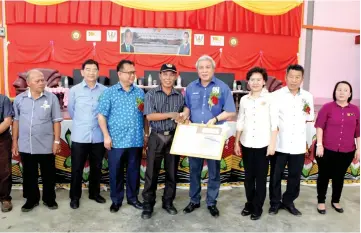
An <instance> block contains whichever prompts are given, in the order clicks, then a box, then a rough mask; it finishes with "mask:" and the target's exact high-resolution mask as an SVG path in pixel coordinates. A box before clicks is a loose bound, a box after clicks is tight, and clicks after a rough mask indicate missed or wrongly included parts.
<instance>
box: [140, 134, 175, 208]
mask: <svg viewBox="0 0 361 233" xmlns="http://www.w3.org/2000/svg"><path fill="white" fill-rule="evenodd" d="M172 141H173V135H167V136H165V135H162V134H158V133H155V132H152V133H151V134H150V136H149V141H148V152H147V169H146V172H145V185H144V190H143V193H142V195H143V199H144V202H145V204H149V205H154V204H155V199H156V190H157V183H158V175H159V171H160V168H161V163H162V159H163V158H164V170H165V188H164V194H163V198H162V200H163V203H164V204H165V205H167V204H171V203H172V202H173V200H174V198H175V195H176V188H177V180H176V179H177V171H178V163H179V156H178V155H171V154H169V152H170V149H171V146H172Z"/></svg>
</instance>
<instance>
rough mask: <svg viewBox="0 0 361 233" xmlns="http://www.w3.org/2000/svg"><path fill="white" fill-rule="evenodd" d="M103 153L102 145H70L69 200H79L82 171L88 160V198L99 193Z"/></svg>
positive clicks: (74, 143)
mask: <svg viewBox="0 0 361 233" xmlns="http://www.w3.org/2000/svg"><path fill="white" fill-rule="evenodd" d="M104 153H105V148H104V143H103V142H101V143H78V142H72V144H71V184H70V193H69V195H70V199H72V200H79V199H80V198H81V193H82V181H83V170H84V166H85V162H86V161H87V159H88V158H89V165H90V172H89V197H96V196H98V195H99V193H100V178H101V176H102V172H101V169H102V161H103V157H104Z"/></svg>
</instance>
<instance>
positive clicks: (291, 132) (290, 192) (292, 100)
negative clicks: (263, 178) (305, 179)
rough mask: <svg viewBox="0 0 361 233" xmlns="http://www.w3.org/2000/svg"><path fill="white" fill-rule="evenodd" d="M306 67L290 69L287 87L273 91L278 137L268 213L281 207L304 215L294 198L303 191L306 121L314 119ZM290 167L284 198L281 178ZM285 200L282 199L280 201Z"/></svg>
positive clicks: (273, 160)
mask: <svg viewBox="0 0 361 233" xmlns="http://www.w3.org/2000/svg"><path fill="white" fill-rule="evenodd" d="M303 74H304V69H303V67H302V66H300V65H290V66H289V67H288V68H287V74H286V83H287V86H286V87H283V88H281V89H280V90H278V91H276V92H274V93H272V94H273V101H274V103H275V106H276V107H277V112H278V130H279V132H278V139H277V147H276V153H275V155H274V156H273V157H272V158H271V159H270V161H271V174H270V176H271V179H270V189H269V191H270V202H271V207H270V209H269V214H272V215H275V214H277V213H278V210H279V209H280V208H283V209H286V210H288V211H289V212H290V213H291V214H293V215H296V216H301V215H302V214H301V212H300V211H299V210H297V209H296V207H295V205H294V201H295V200H296V198H297V197H298V195H299V193H300V179H301V173H302V168H303V164H304V159H305V153H306V122H307V121H312V120H313V119H314V106H313V96H312V94H311V93H309V92H307V91H305V90H303V89H302V88H301V84H302V82H303ZM286 164H287V166H288V177H287V189H286V192H285V193H283V196H282V197H281V180H282V175H283V172H284V169H285V166H286ZM281 199H282V202H281Z"/></svg>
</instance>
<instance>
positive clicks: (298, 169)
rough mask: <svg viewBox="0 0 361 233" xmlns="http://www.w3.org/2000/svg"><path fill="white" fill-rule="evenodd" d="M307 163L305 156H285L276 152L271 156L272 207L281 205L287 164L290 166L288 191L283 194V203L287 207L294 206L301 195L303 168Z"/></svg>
mask: <svg viewBox="0 0 361 233" xmlns="http://www.w3.org/2000/svg"><path fill="white" fill-rule="evenodd" d="M304 161H305V154H285V153H281V152H276V153H275V155H273V156H271V158H270V162H271V174H270V187H269V189H270V201H271V205H276V206H279V205H280V204H281V196H282V190H281V181H282V176H283V172H284V170H285V167H286V164H287V166H288V177H287V189H286V192H284V193H283V196H282V203H283V204H284V205H286V206H290V205H293V202H294V201H295V200H296V198H297V197H298V195H299V194H300V180H301V174H302V168H303V164H304Z"/></svg>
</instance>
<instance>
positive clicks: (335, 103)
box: [333, 101, 350, 108]
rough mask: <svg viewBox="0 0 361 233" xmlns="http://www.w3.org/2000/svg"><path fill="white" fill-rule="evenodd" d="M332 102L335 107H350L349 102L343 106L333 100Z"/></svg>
mask: <svg viewBox="0 0 361 233" xmlns="http://www.w3.org/2000/svg"><path fill="white" fill-rule="evenodd" d="M333 104H334V105H335V106H336V107H339V108H350V104H349V103H347V105H346V106H345V107H342V106H340V105H338V104H337V102H336V101H333Z"/></svg>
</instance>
